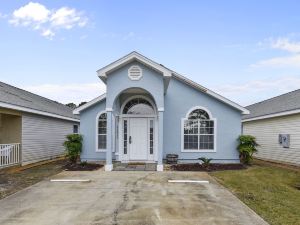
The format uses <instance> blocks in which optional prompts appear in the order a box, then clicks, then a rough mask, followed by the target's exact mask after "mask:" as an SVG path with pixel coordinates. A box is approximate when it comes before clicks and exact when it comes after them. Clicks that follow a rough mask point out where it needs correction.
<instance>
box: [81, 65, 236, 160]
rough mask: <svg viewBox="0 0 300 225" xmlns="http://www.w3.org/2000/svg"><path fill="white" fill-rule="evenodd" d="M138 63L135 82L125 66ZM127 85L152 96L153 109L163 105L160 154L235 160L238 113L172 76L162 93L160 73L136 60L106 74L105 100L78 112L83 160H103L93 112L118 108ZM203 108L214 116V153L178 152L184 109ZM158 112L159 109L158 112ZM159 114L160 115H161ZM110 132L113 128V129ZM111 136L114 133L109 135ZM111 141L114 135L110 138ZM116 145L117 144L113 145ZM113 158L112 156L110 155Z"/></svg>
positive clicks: (179, 150)
mask: <svg viewBox="0 0 300 225" xmlns="http://www.w3.org/2000/svg"><path fill="white" fill-rule="evenodd" d="M133 64H134V65H136V64H139V66H140V67H142V69H143V77H142V78H141V80H139V81H132V80H130V79H129V78H128V75H127V74H128V69H129V67H130V66H132V65H133ZM128 88H142V89H144V90H146V91H147V92H148V93H149V94H150V95H151V96H152V98H153V99H154V101H155V104H156V106H157V108H164V112H163V120H162V119H161V121H163V127H161V128H163V135H162V134H159V136H160V137H161V138H163V146H162V147H163V157H164V158H165V157H166V154H168V153H176V154H178V155H179V159H181V160H190V161H192V160H196V159H197V158H199V157H207V158H213V159H215V160H218V161H220V162H239V156H238V152H237V150H236V146H237V137H238V136H239V135H240V133H241V112H239V111H238V110H237V109H234V108H233V107H231V106H228V105H227V104H225V103H223V102H221V101H219V100H217V99H215V98H213V97H210V96H209V95H207V94H205V93H203V92H200V91H198V90H196V89H194V88H192V87H190V86H188V85H186V84H184V83H182V82H181V81H178V80H177V79H175V78H172V79H171V81H170V84H169V88H168V90H167V93H166V94H165V95H164V85H163V76H162V75H161V74H159V73H158V72H156V71H154V70H152V69H150V68H148V67H146V66H144V65H143V64H140V63H138V62H132V63H129V64H127V65H125V66H123V67H121V68H119V69H118V70H116V71H114V72H112V73H111V74H109V76H108V79H107V99H106V101H105V100H104V101H102V102H99V103H98V104H95V105H93V106H91V107H89V108H88V109H86V110H84V111H83V112H81V114H80V119H81V121H80V123H81V127H80V131H81V133H82V135H83V139H84V141H83V152H82V155H81V158H82V159H83V160H97V159H98V160H99V159H105V153H99V152H96V151H95V150H96V144H95V142H96V140H95V138H96V134H95V132H96V127H95V126H96V115H97V114H98V113H99V112H100V111H104V110H105V109H106V108H113V109H114V113H115V112H118V111H119V108H120V101H121V102H122V101H123V100H124V99H123V98H124V97H125V98H126V97H127V96H130V95H131V94H125V95H122V96H121V99H120V98H119V97H120V94H121V93H122V92H123V91H124V90H126V89H128ZM195 106H202V107H205V108H207V109H208V110H209V111H210V112H211V114H212V116H213V118H216V119H217V131H216V132H217V143H216V152H210V153H187V152H181V129H182V128H181V120H182V118H184V117H185V116H186V114H187V112H188V111H189V110H190V109H191V108H193V107H195ZM160 113H161V112H160ZM161 115H162V114H161ZM112 131H113V133H114V132H115V131H114V128H113V130H112ZM113 136H114V135H113ZM112 140H114V137H112ZM116 147H117V145H116ZM113 157H114V158H115V156H114V155H113Z"/></svg>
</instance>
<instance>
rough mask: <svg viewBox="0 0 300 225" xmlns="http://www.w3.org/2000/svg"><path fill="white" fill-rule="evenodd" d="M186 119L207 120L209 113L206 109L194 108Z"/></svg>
mask: <svg viewBox="0 0 300 225" xmlns="http://www.w3.org/2000/svg"><path fill="white" fill-rule="evenodd" d="M188 119H191V120H198V119H199V120H200V119H202V120H209V115H208V113H207V112H206V111H204V110H203V109H195V110H193V111H192V112H191V113H190V114H189V117H188Z"/></svg>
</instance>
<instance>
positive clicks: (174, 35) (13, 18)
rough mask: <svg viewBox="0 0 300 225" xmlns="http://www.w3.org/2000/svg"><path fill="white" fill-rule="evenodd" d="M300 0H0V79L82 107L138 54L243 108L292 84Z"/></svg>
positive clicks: (296, 81)
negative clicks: (113, 68)
mask: <svg viewBox="0 0 300 225" xmlns="http://www.w3.org/2000/svg"><path fill="white" fill-rule="evenodd" d="M299 9H300V1H298V0H295V1H291V0H282V1H280V0H277V1H274V0H272V1H271V0H265V1H261V0H259V1H258V0H245V1H240V0H236V1H233V0H228V1H222V0H219V1H217V0H210V1H208V0H207V1H204V0H203V1H198V0H195V1H193V0H188V1H183V0H182V1H179V0H177V1H175V0H164V1H155V0H151V1H150V0H149V1H147V0H144V1H141V0H128V1H121V0H119V1H116V0H109V1H108V0H107V1H101V0H97V1H96V0H89V1H84V0H81V1H80V0H78V1H71V0H70V1H69V0H64V1H62V0H49V1H24V0H19V1H14V0H10V1H7V0H0V81H2V82H5V83H8V84H11V85H14V86H17V87H20V88H23V89H25V90H28V91H31V92H33V93H36V94H39V95H42V96H45V97H48V98H50V99H52V100H56V101H59V102H62V103H69V102H74V103H77V104H78V103H79V102H82V101H89V100H91V99H93V98H95V97H97V96H99V95H100V94H102V93H103V92H105V85H104V84H103V83H102V82H101V80H100V79H99V78H98V77H97V74H96V70H98V69H100V68H101V67H103V66H105V65H107V64H109V63H111V62H112V61H114V60H117V59H118V58H120V57H122V56H124V55H126V54H128V53H129V52H131V51H138V52H139V53H141V54H143V55H145V56H146V57H148V58H151V59H152V60H154V61H156V62H158V63H161V64H163V65H165V66H166V67H168V68H171V69H172V70H175V71H176V72H178V73H180V74H182V75H184V76H186V77H188V78H190V79H192V80H193V81H195V82H197V83H199V84H201V85H203V86H205V87H207V88H209V89H211V90H213V91H215V92H217V93H219V94H221V95H223V96H225V97H227V98H229V99H231V100H232V101H235V102H237V103H239V104H241V105H243V106H246V105H249V104H252V103H255V102H258V101H262V100H264V99H267V98H270V97H273V96H276V95H279V94H283V93H285V92H289V91H293V90H295V89H299V88H300V13H299Z"/></svg>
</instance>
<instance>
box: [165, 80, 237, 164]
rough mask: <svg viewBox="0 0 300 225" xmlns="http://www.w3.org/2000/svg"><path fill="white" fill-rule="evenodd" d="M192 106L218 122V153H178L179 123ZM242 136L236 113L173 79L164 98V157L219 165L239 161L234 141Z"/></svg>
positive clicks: (232, 109)
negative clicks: (211, 161) (173, 155)
mask: <svg viewBox="0 0 300 225" xmlns="http://www.w3.org/2000/svg"><path fill="white" fill-rule="evenodd" d="M195 106H202V107H205V108H207V109H208V110H209V111H210V112H211V114H212V116H213V117H214V118H216V119H217V146H216V147H217V148H216V151H217V152H210V153H190V152H181V119H182V118H184V117H185V116H186V114H187V113H188V111H189V110H190V109H191V108H192V107H195ZM240 134H241V113H240V112H239V111H237V110H236V109H234V108H232V107H230V106H228V105H226V104H224V103H222V102H220V101H218V100H217V99H215V98H213V97H210V96H209V95H207V94H205V93H202V92H199V91H198V90H195V89H194V88H192V87H190V86H187V85H186V84H184V83H182V82H180V81H178V80H176V79H172V80H171V81H170V85H169V88H168V91H167V94H166V95H165V113H164V157H165V155H166V154H168V153H176V154H178V155H179V158H180V159H186V160H192V159H197V158H199V157H208V158H213V159H218V160H221V161H225V160H226V161H227V162H229V161H230V162H234V161H238V159H239V156H238V152H237V150H236V146H237V141H236V139H237V138H238V136H239V135H240Z"/></svg>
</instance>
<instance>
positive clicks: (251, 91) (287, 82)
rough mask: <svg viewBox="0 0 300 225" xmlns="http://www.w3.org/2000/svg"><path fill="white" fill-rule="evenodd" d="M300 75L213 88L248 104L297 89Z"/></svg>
mask: <svg viewBox="0 0 300 225" xmlns="http://www.w3.org/2000/svg"><path fill="white" fill-rule="evenodd" d="M299 87H300V76H282V77H279V78H277V79H262V80H253V81H249V82H247V83H244V84H242V85H238V84H227V85H220V86H216V87H215V88H213V89H214V90H215V91H216V92H217V93H220V94H221V95H224V96H226V97H228V98H229V99H232V100H234V101H237V102H239V103H240V104H242V105H249V104H252V103H255V102H258V101H261V100H264V99H266V98H271V97H273V96H276V95H279V94H282V93H286V92H289V91H293V90H296V89H299Z"/></svg>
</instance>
